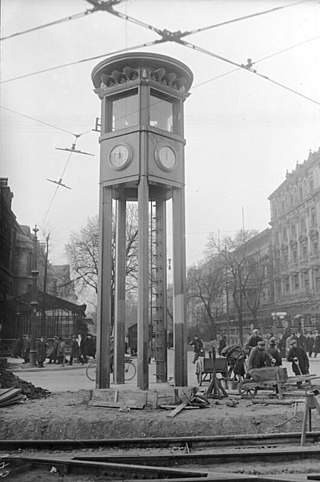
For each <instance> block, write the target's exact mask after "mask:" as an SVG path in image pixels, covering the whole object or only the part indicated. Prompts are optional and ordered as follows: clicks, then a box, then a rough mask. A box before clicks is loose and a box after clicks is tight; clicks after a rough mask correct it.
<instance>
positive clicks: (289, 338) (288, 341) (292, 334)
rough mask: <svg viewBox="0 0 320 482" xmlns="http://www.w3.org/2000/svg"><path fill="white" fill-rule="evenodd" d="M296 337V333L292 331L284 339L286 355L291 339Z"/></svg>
mask: <svg viewBox="0 0 320 482" xmlns="http://www.w3.org/2000/svg"><path fill="white" fill-rule="evenodd" d="M295 339H296V333H295V331H293V332H292V333H291V335H289V336H288V337H287V339H286V356H288V353H289V350H290V343H291V341H292V340H295Z"/></svg>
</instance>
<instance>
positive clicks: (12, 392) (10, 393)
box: [0, 388, 21, 403]
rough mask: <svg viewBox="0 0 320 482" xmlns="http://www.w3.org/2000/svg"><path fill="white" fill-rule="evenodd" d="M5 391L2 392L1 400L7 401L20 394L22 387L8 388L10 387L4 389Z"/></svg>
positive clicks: (0, 394)
mask: <svg viewBox="0 0 320 482" xmlns="http://www.w3.org/2000/svg"><path fill="white" fill-rule="evenodd" d="M3 390H4V391H3V392H2V393H0V402H1V403H2V402H6V401H7V400H11V398H14V397H16V396H17V395H19V394H20V392H21V389H20V388H8V389H3Z"/></svg>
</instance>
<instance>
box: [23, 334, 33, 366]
mask: <svg viewBox="0 0 320 482" xmlns="http://www.w3.org/2000/svg"><path fill="white" fill-rule="evenodd" d="M30 346H31V339H30V336H29V335H24V336H23V341H22V350H21V356H22V358H23V359H24V362H23V363H29V361H30Z"/></svg>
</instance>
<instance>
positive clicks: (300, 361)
mask: <svg viewBox="0 0 320 482" xmlns="http://www.w3.org/2000/svg"><path fill="white" fill-rule="evenodd" d="M287 360H288V361H289V362H292V371H293V373H294V374H295V375H308V373H309V358H308V355H307V354H306V352H305V350H304V349H303V348H301V347H298V343H297V340H291V342H290V350H289V352H288V355H287Z"/></svg>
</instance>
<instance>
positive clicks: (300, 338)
mask: <svg viewBox="0 0 320 482" xmlns="http://www.w3.org/2000/svg"><path fill="white" fill-rule="evenodd" d="M296 340H297V344H298V347H299V348H303V349H304V350H306V346H307V338H306V336H305V335H304V334H303V333H299V332H298V333H297V338H296Z"/></svg>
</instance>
